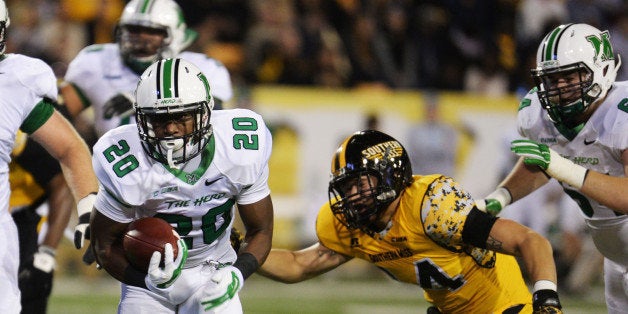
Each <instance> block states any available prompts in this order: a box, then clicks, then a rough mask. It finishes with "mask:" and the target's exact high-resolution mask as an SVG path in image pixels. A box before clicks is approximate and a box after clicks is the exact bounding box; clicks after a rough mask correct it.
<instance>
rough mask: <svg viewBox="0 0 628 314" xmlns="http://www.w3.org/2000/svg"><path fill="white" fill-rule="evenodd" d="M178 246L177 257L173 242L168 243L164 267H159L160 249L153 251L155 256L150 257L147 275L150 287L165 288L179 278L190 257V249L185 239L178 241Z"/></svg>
mask: <svg viewBox="0 0 628 314" xmlns="http://www.w3.org/2000/svg"><path fill="white" fill-rule="evenodd" d="M177 247H178V254H177V258H176V259H175V258H174V251H173V249H172V244H170V243H166V246H165V248H164V255H165V258H164V267H163V268H162V267H159V263H160V262H161V253H159V251H155V252H153V256H151V257H150V263H149V264H148V274H147V275H146V285H147V286H148V288H151V287H155V288H158V289H164V288H167V287H169V286H170V285H172V283H173V282H174V281H175V280H177V278H178V277H179V275H180V274H181V269H182V268H183V265H184V264H185V261H186V260H187V257H188V249H187V246H186V245H185V241H183V239H179V241H177ZM151 290H152V289H151Z"/></svg>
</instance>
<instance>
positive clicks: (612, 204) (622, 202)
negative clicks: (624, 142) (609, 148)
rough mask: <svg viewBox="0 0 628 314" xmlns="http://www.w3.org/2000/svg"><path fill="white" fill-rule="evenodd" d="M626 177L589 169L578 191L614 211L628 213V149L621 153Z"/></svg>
mask: <svg viewBox="0 0 628 314" xmlns="http://www.w3.org/2000/svg"><path fill="white" fill-rule="evenodd" d="M621 160H622V164H623V165H624V175H625V176H626V177H614V176H609V175H606V174H602V173H599V172H597V171H593V170H589V171H588V173H587V176H586V178H585V180H584V184H583V185H582V188H581V189H580V192H582V193H583V194H585V195H587V196H589V197H591V198H592V199H594V200H596V201H598V202H600V203H601V204H603V205H605V206H606V207H608V208H611V209H613V210H614V211H616V212H621V213H624V214H628V197H627V195H626V190H627V189H628V150H624V152H623V153H622V154H621Z"/></svg>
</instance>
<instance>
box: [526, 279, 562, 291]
mask: <svg viewBox="0 0 628 314" xmlns="http://www.w3.org/2000/svg"><path fill="white" fill-rule="evenodd" d="M556 289H557V286H556V284H555V283H554V282H552V281H550V280H539V281H537V282H535V283H534V287H533V288H532V292H537V291H539V290H552V291H556Z"/></svg>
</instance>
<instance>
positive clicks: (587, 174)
mask: <svg viewBox="0 0 628 314" xmlns="http://www.w3.org/2000/svg"><path fill="white" fill-rule="evenodd" d="M511 150H512V151H513V152H514V153H516V154H517V155H519V156H522V159H523V162H524V163H525V164H526V165H528V166H537V167H538V168H540V169H543V171H545V173H547V174H548V175H550V176H551V177H553V178H555V179H556V180H558V181H560V182H563V183H566V184H569V185H571V186H572V187H574V188H576V189H578V190H579V191H580V192H582V193H583V194H584V195H586V196H588V197H590V198H592V199H594V200H596V201H598V202H599V203H600V204H603V205H605V206H606V207H608V208H611V209H613V210H615V211H617V212H621V213H624V214H628V194H626V193H625V191H626V189H628V177H616V176H610V175H607V174H602V173H599V172H597V171H593V170H589V169H586V168H584V167H582V166H580V165H577V164H575V163H573V162H572V161H571V160H569V159H567V158H564V157H562V156H561V155H560V154H558V153H556V152H555V151H554V150H552V149H551V148H549V147H547V145H545V144H539V143H536V142H533V141H528V140H518V141H513V142H512V146H511ZM621 160H622V164H623V165H624V175H626V174H628V150H626V151H624V152H623V153H622V155H621Z"/></svg>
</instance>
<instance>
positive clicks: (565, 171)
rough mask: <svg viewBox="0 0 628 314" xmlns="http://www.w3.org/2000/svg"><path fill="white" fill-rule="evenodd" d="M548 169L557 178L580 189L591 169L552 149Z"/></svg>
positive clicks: (548, 172)
mask: <svg viewBox="0 0 628 314" xmlns="http://www.w3.org/2000/svg"><path fill="white" fill-rule="evenodd" d="M546 171H547V174H549V175H550V176H552V177H553V178H555V179H556V180H558V181H561V182H564V183H567V184H569V185H571V186H573V187H574V188H576V189H578V190H579V189H581V188H582V185H584V179H586V177H587V172H588V171H589V170H588V169H587V168H585V167H582V166H580V165H576V164H574V163H573V162H572V161H571V160H569V159H567V158H564V157H563V156H561V155H560V154H558V153H557V152H555V151H553V150H551V149H550V163H549V166H548V167H547V170H546Z"/></svg>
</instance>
